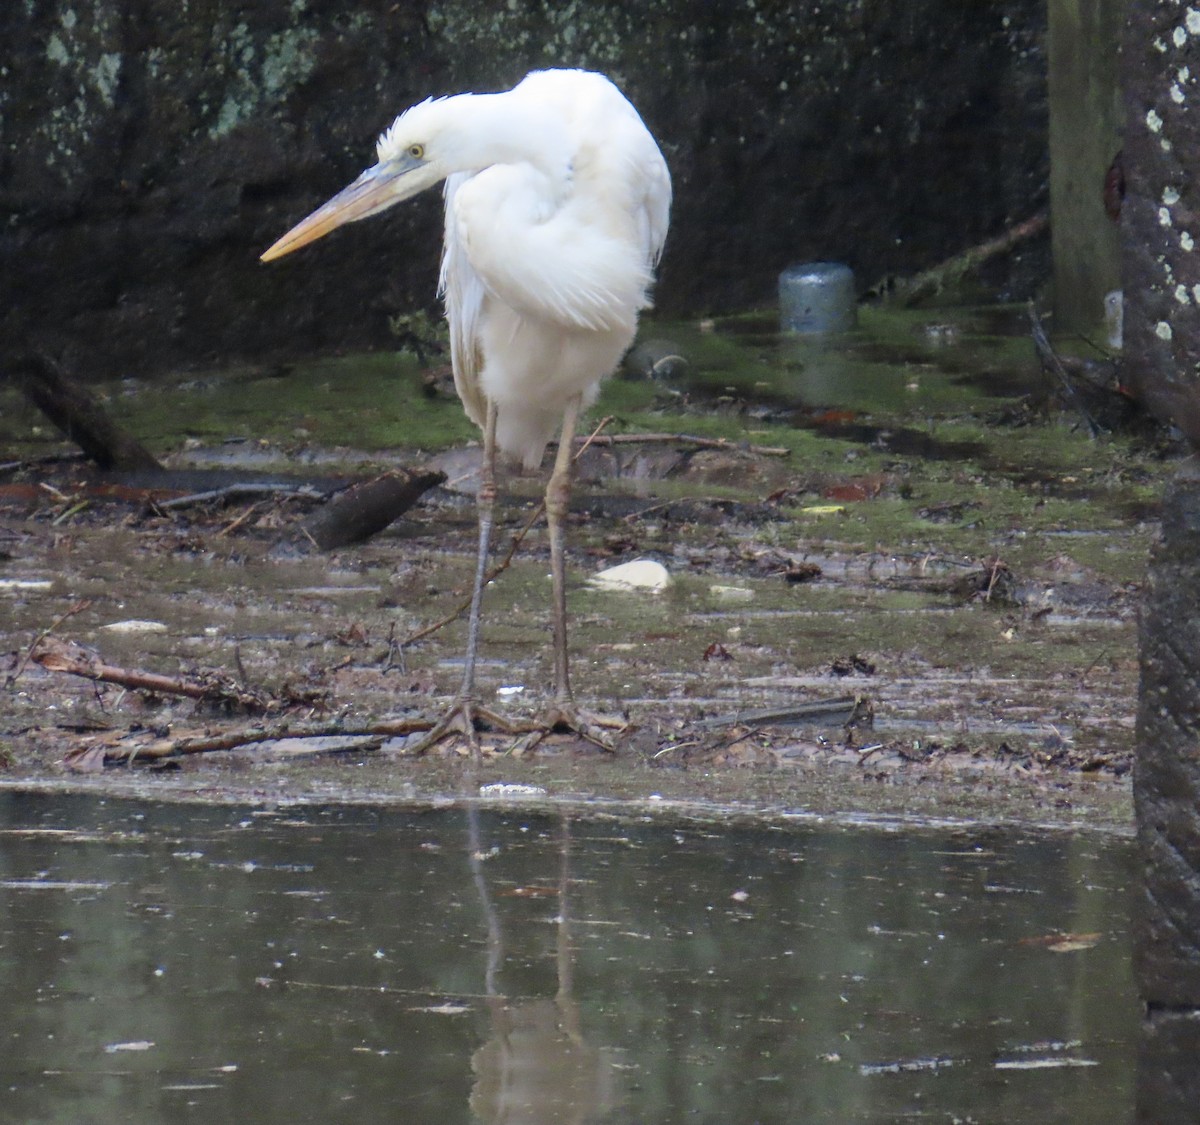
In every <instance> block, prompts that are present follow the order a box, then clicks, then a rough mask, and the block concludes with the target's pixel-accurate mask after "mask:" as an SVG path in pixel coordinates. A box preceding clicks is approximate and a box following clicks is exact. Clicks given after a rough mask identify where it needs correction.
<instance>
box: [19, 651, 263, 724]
mask: <svg viewBox="0 0 1200 1125" xmlns="http://www.w3.org/2000/svg"><path fill="white" fill-rule="evenodd" d="M29 659H31V660H32V661H33V662H34V663H35V664H40V665H41V666H42V667H43V668H45V669H46V670H47V671H50V672H66V673H67V674H68V675H72V676H82V677H84V678H85V679H88V680H94V681H97V682H99V683H105V684H119V685H120V686H121V687H125V688H133V689H135V690H138V691H150V692H154V693H155V694H157V695H182V696H186V697H187V698H189V699H207V700H213V701H216V702H223V703H234V704H237V705H238V706H239V707H243V708H245V709H246V710H247V711H263V710H266V707H267V702H266V701H265V700H264V699H263V698H262V697H260V696H259V695H257V694H255V693H254V692H251V691H248V690H245V689H243V688H239V687H237V686H236V685H235V684H232V683H230V682H228V681H227V680H219V679H216V678H214V679H209V680H185V679H182V678H180V677H177V676H164V675H161V674H160V673H158V672H144V671H142V670H140V669H136V668H119V667H117V666H116V665H113V664H106V663H105V662H104V661H103V660H102V659H101V658H100V657H99V656H97V655H96V654H95V653H91V652H87V651H86V650H84V649H83V648H81V647H80V646H78V645H68V644H64V643H63V642H61V641H56V640H54V639H53V638H51V637H49V636H43V637H40V638H39V639H38V642H37V643H35V645H34V647H33V649H32V650H31V651H30V656H29Z"/></svg>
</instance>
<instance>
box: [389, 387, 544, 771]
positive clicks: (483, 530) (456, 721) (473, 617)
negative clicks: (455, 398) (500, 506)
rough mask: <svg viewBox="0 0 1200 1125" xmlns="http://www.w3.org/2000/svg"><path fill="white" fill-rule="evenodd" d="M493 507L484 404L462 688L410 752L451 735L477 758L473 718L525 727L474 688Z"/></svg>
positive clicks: (492, 413)
mask: <svg viewBox="0 0 1200 1125" xmlns="http://www.w3.org/2000/svg"><path fill="white" fill-rule="evenodd" d="M495 509H496V407H495V405H494V404H493V403H491V402H489V403H488V408H487V418H486V419H485V421H484V426H483V463H482V464H481V465H480V468H479V491H478V492H477V493H476V512H477V515H478V519H479V548H478V552H477V554H476V557H475V583H474V585H473V586H472V587H471V610H470V615H469V616H468V618H467V652H466V657H465V659H464V661H463V678H462V687H460V688H459V691H458V698H457V699H456V700H455V701H454V703H453V705H452V706H451V707H450V709H449V710H448V711H447V712H446V713H445V714H444V715H443V716H442V717H441V718H440V719H439V720H438V721H437V722H436V723H434V725H433V726H432V727H431V728H430V730H429V731H428V732H427V733H426V734H424V735H423V736H422V737H421V738H419V739H418V740H417V741H416V744H415V745H412V746H411V747H410V748H408V752H409V753H412V754H422V753H424V752H425V751H426V750H428V749H429V748H430V747H431V746H433V745H434V744H435V743H437V742H440V741H441V740H442V739H443V738H447V737H449V736H451V735H459V736H461V737H462V738H464V739H466V742H467V745H468V746H469V747H470V750H471V757H472V758H474V759H476V760H478V758H479V736H478V735H477V734H476V732H475V723H476V720H482V721H483V722H484V723H486V724H488V725H489V726H494V727H498V728H499V729H500V730H502V731H504V732H505V733H506V734H518V733H522V732H524V731H527V730H528V729H529V727H528V726H527V725H522V724H518V723H510V722H509V721H508V720H507V719H505V718H504V717H503V716H501V715H497V714H496V713H495V712H494V711H492V710H490V709H489V708H487V707H484V706H483V705H482V704H481V703H480V701H479V693H478V691H477V690H476V687H475V659H476V656H477V655H478V652H479V622H480V619H481V617H482V611H483V588H484V586H485V585H486V584H487V572H488V556H489V554H490V552H491V545H492V522H493V517H494V513H495Z"/></svg>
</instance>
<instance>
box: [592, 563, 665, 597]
mask: <svg viewBox="0 0 1200 1125" xmlns="http://www.w3.org/2000/svg"><path fill="white" fill-rule="evenodd" d="M588 581H589V582H590V583H591V584H592V585H593V586H596V587H597V588H599V589H601V590H642V591H645V592H647V593H651V594H657V593H658V592H659V591H661V590H665V589H666V588H667V587H668V586H670V585H671V575H670V573H669V572H668V571H667V568H666V567H665V566H663V564H662V563H660V562H655V561H654V560H653V559H634V560H633V561H632V562H627V563H621V564H620V566H610V567H608V569H606V570H601V571H597V572H596V573H595V574H593V575H592V577H591V578H590V579H589V580H588Z"/></svg>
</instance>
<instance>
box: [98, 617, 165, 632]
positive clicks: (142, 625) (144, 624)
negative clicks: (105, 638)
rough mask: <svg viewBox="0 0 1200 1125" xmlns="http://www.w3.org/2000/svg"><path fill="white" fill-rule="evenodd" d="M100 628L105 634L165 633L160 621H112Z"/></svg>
mask: <svg viewBox="0 0 1200 1125" xmlns="http://www.w3.org/2000/svg"><path fill="white" fill-rule="evenodd" d="M100 628H101V629H102V630H103V631H104V632H106V633H165V632H166V631H167V627H166V625H164V624H163V623H162V622H161V621H138V620H136V619H134V620H130V621H113V622H112V623H110V624H108V625H101V626H100Z"/></svg>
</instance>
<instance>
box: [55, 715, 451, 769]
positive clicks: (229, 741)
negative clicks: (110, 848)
mask: <svg viewBox="0 0 1200 1125" xmlns="http://www.w3.org/2000/svg"><path fill="white" fill-rule="evenodd" d="M432 726H433V722H432V720H429V719H382V720H378V721H375V722H366V723H359V724H354V723H347V722H345V721H344V720H342V719H331V720H328V721H325V722H293V721H289V720H286V719H283V720H280V721H279V722H275V723H266V724H263V725H260V726H253V727H243V728H242V729H241V730H227V731H220V732H216V733H208V732H206V733H204V734H193V735H183V736H181V737H179V738H158V739H155V740H154V741H153V742H146V743H133V744H128V743H126V744H121V743H117V742H111V741H110V742H105V743H99V744H97V743H90V744H88V745H86V746H81V747H79V748H77V749H75V750H72V751H71V752H70V753H69V754H67V756H66V758H65V761H66V764H67V765H68V766H70V767H71V768H72V769H74V770H76V771H88V770H92V769H95V768H97V767H98V766H102V765H103V764H105V763H108V762H124V763H126V764H133V763H134V762H137V761H146V762H150V761H161V760H163V759H164V758H180V757H185V756H187V755H189V754H206V753H213V752H217V751H222V750H236V749H238V748H239V747H241V746H253V745H256V744H258V743H261V742H281V741H286V740H288V739H314V738H363V739H371V740H373V742H374V743H375V745H374V746H370V745H368V746H358V747H355V749H378V746H379V745H382V740H383V739H386V738H398V737H401V736H403V735H408V734H417V733H419V732H422V731H427V730H429V729H430V728H431V727H432Z"/></svg>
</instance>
